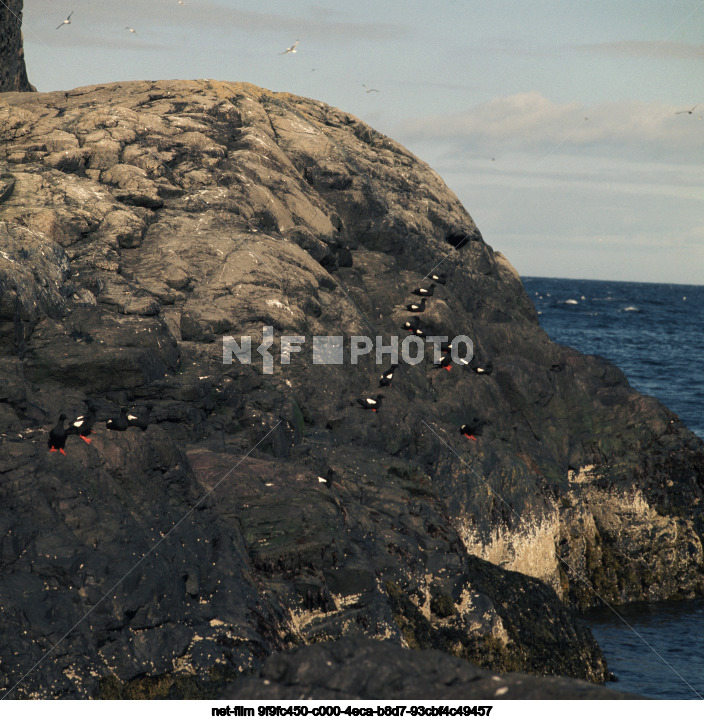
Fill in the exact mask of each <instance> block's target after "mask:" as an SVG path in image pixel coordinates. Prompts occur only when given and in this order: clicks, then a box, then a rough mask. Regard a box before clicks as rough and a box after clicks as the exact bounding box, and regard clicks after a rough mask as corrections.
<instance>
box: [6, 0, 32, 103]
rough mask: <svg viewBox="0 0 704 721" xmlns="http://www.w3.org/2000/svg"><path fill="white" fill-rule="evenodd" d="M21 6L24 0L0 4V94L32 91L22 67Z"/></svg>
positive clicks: (12, 0) (13, 0)
mask: <svg viewBox="0 0 704 721" xmlns="http://www.w3.org/2000/svg"><path fill="white" fill-rule="evenodd" d="M23 6H24V0H4V2H3V3H1V4H0V93H6V92H12V91H18V92H28V91H32V90H34V87H33V86H32V85H30V82H29V79H28V78H27V68H26V67H25V65H24V47H23V46H22V8H23Z"/></svg>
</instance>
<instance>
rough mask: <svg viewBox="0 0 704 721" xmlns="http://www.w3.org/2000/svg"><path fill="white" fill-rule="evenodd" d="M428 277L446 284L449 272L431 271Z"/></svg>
mask: <svg viewBox="0 0 704 721" xmlns="http://www.w3.org/2000/svg"><path fill="white" fill-rule="evenodd" d="M428 277H429V278H430V280H433V281H435V282H436V283H440V285H445V283H446V282H447V273H431V274H430V275H429V276H428Z"/></svg>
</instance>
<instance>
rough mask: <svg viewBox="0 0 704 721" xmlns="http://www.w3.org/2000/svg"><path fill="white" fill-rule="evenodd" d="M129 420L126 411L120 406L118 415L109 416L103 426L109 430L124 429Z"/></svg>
mask: <svg viewBox="0 0 704 721" xmlns="http://www.w3.org/2000/svg"><path fill="white" fill-rule="evenodd" d="M129 424H130V422H129V421H128V420H127V411H126V410H125V409H124V408H120V415H119V416H118V417H117V418H110V419H109V420H108V421H107V422H106V423H105V427H106V428H107V429H109V430H111V431H126V430H127V428H128V426H129Z"/></svg>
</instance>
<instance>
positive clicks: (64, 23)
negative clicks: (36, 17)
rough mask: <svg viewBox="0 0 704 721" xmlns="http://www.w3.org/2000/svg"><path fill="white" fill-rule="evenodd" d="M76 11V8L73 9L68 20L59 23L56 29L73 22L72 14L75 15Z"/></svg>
mask: <svg viewBox="0 0 704 721" xmlns="http://www.w3.org/2000/svg"><path fill="white" fill-rule="evenodd" d="M74 12H75V10H71V12H70V13H69V14H68V17H67V18H66V20H64V21H63V22H62V23H61V25H57V27H56V29H57V30H58V29H59V28H62V27H63V26H64V25H70V24H71V15H73V13H74Z"/></svg>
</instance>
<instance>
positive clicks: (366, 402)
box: [357, 393, 384, 413]
mask: <svg viewBox="0 0 704 721" xmlns="http://www.w3.org/2000/svg"><path fill="white" fill-rule="evenodd" d="M383 397H384V396H383V395H381V393H379V394H378V395H377V397H376V398H370V397H369V396H365V397H364V398H357V403H359V405H360V406H362V408H364V409H366V410H370V411H374V413H376V412H377V411H378V410H379V408H381V399H382V398H383Z"/></svg>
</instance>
